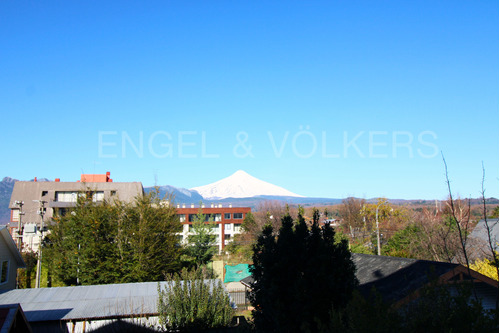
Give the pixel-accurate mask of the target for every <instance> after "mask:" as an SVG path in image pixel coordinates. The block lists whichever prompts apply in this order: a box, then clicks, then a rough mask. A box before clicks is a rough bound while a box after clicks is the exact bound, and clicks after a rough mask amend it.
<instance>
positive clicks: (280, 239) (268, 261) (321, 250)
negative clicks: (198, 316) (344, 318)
mask: <svg viewBox="0 0 500 333" xmlns="http://www.w3.org/2000/svg"><path fill="white" fill-rule="evenodd" d="M316 216H319V214H315V217H316ZM273 231H274V230H273V228H272V226H271V225H266V226H265V227H264V228H263V231H262V234H261V235H260V237H259V238H258V241H257V243H256V245H255V246H254V255H253V262H254V264H253V266H252V268H251V272H252V276H253V278H254V279H255V283H254V286H253V290H252V293H251V301H252V304H253V306H254V307H255V309H254V312H253V315H254V320H255V325H256V327H257V328H258V329H259V330H263V331H272V332H292V331H318V330H321V329H324V328H325V327H327V325H329V323H330V322H331V321H330V318H331V314H332V311H333V310H336V309H340V308H343V307H344V306H346V304H347V302H348V301H349V299H350V297H351V293H352V291H353V290H354V288H355V287H356V285H357V280H356V277H355V266H354V263H353V262H352V260H351V255H350V252H349V250H348V246H347V243H346V242H340V243H335V242H334V236H335V232H334V231H333V229H332V228H331V227H330V226H329V225H325V226H323V227H322V228H320V226H319V225H318V219H317V218H315V219H314V221H313V224H312V226H311V228H308V227H307V225H306V222H305V220H304V218H303V216H302V214H300V213H299V216H298V219H297V221H296V222H295V223H294V221H293V219H292V218H291V217H290V216H289V215H286V216H284V217H283V218H282V226H281V228H280V230H279V233H278V235H277V236H273Z"/></svg>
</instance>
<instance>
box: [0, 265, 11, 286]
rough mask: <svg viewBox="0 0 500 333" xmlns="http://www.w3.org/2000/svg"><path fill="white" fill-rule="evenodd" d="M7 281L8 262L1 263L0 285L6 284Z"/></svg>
mask: <svg viewBox="0 0 500 333" xmlns="http://www.w3.org/2000/svg"><path fill="white" fill-rule="evenodd" d="M8 280H9V261H8V260H4V261H2V266H1V267H0V284H1V283H6V282H7V281H8Z"/></svg>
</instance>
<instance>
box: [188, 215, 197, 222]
mask: <svg viewBox="0 0 500 333" xmlns="http://www.w3.org/2000/svg"><path fill="white" fill-rule="evenodd" d="M195 218H196V214H189V222H194V219H195Z"/></svg>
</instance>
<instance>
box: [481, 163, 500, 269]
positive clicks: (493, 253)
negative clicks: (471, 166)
mask: <svg viewBox="0 0 500 333" xmlns="http://www.w3.org/2000/svg"><path fill="white" fill-rule="evenodd" d="M482 166H483V178H482V181H481V199H482V202H483V219H484V225H485V228H486V234H487V235H488V247H489V250H490V251H491V256H492V260H493V262H494V263H495V267H496V269H497V275H498V253H497V252H496V251H495V247H494V246H495V241H498V240H495V239H493V235H492V230H493V228H495V227H496V226H497V225H498V217H497V219H496V221H493V222H492V224H491V225H490V224H489V220H488V214H487V210H486V189H485V188H484V180H485V178H486V172H485V170H484V163H483V164H482ZM490 220H491V219H490Z"/></svg>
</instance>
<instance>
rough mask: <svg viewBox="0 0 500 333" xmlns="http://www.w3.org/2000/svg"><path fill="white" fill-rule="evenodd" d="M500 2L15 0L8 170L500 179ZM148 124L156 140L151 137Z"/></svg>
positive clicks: (1, 19)
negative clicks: (446, 174) (483, 172)
mask: <svg viewBox="0 0 500 333" xmlns="http://www.w3.org/2000/svg"><path fill="white" fill-rule="evenodd" d="M498 14H499V13H498V2H497V1H333V2H332V1H311V2H309V1H308V2H305V1H273V2H264V1H148V2H147V3H142V2H140V1H134V2H131V1H116V2H111V1H107V2H104V3H103V2H101V1H69V2H68V1H57V2H54V1H44V2H43V4H42V3H38V2H36V1H1V2H0V45H1V46H0V110H1V114H2V125H3V126H2V131H1V134H0V139H1V141H0V142H1V154H2V156H3V158H2V162H3V163H2V164H1V166H0V171H1V172H0V176H2V177H3V176H9V177H13V178H17V179H22V180H28V179H32V178H33V177H35V176H38V177H46V178H50V179H54V178H61V180H62V181H74V180H77V179H79V175H80V173H82V172H84V173H104V172H106V171H111V176H112V178H113V179H114V180H115V181H141V182H143V184H144V186H151V185H153V184H155V182H156V183H157V184H158V185H166V184H169V185H174V186H179V187H186V188H190V187H194V186H199V185H204V184H207V183H211V182H213V181H216V180H218V179H221V178H223V177H226V176H229V175H230V174H232V173H233V172H235V171H236V170H238V169H242V170H245V171H246V172H248V173H250V174H251V175H253V176H255V177H257V178H260V179H262V180H265V181H268V182H271V183H274V184H276V185H279V186H282V187H285V188H286V189H288V190H290V191H293V192H296V193H299V194H302V195H305V196H316V197H332V198H342V197H346V196H351V195H352V196H358V197H365V198H371V197H378V196H386V197H390V198H406V199H416V198H424V199H435V198H437V199H444V198H445V197H446V195H447V190H446V184H445V177H444V167H443V162H442V158H441V151H442V152H443V153H444V155H445V157H446V161H447V163H448V167H449V172H450V179H451V181H452V187H453V192H454V194H459V195H461V196H465V197H466V196H472V197H477V196H478V195H479V191H480V188H481V175H482V169H481V163H482V162H484V165H485V168H486V191H487V193H486V194H487V196H495V197H498V192H499V189H498V188H499V186H498V184H499V178H498V174H499V167H498V161H499V145H498V142H499V104H498V99H499V96H498V92H499V85H498V81H499V77H498V73H499V68H498V59H499V55H498V50H499V45H498V27H499V24H498ZM141 137H142V143H141Z"/></svg>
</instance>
